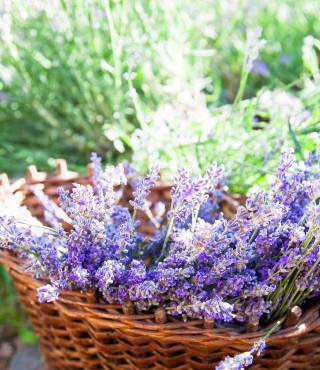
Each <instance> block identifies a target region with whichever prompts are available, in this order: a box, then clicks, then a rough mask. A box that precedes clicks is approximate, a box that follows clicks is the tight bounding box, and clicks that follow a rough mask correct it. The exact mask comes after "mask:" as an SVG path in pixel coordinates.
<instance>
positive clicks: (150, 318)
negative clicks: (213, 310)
mask: <svg viewBox="0 0 320 370" xmlns="http://www.w3.org/2000/svg"><path fill="white" fill-rule="evenodd" d="M2 180H3V181H2V183H3V186H4V185H5V184H4V182H5V181H6V180H5V177H3V178H2ZM4 180H5V181H4ZM39 180H41V181H40V182H43V183H44V185H45V191H46V192H47V193H50V192H49V191H48V189H50V186H51V187H52V189H51V191H52V192H51V195H53V196H54V197H55V196H56V192H54V191H53V185H52V184H53V183H52V182H50V181H48V180H45V179H44V178H42V179H39ZM65 180H66V179H65V178H62V179H60V181H59V182H55V185H54V187H55V189H56V185H57V184H58V183H59V184H62V185H68V186H69V184H70V181H75V180H76V181H79V182H80V181H81V182H82V181H83V182H84V183H88V181H89V179H88V178H79V177H78V176H76V175H74V177H73V178H72V180H69V179H68V180H67V181H65ZM32 182H33V183H34V182H35V181H31V183H32ZM29 183H30V181H29V182H28V181H26V182H25V181H23V180H19V182H14V183H9V182H8V181H7V184H6V187H7V188H10V189H11V190H13V191H17V190H19V189H20V188H21V185H23V187H22V191H23V192H24V194H25V195H26V198H25V203H26V204H28V205H29V206H30V199H34V198H33V197H30V193H29V192H28V184H29ZM168 190H169V188H168V186H162V187H160V188H159V190H158V191H159V193H157V194H158V195H157V197H156V196H155V199H156V198H157V199H158V197H159V196H160V197H164V196H168ZM161 192H162V193H161ZM28 194H29V195H28ZM159 194H160V195H159ZM229 198H230V197H228V196H227V198H226V200H225V201H224V202H225V204H224V207H225V209H226V210H227V212H230V215H231V213H232V212H234V207H236V206H237V200H235V199H234V198H232V197H231V198H230V199H229ZM33 202H34V204H33V205H32V204H31V205H32V206H34V208H33V212H34V214H35V213H36V212H35V211H34V210H38V214H37V216H38V217H39V218H41V217H42V215H43V213H41V212H42V211H41V212H39V209H40V208H38V207H39V204H36V203H35V201H33ZM227 212H226V213H227ZM0 263H2V264H3V265H4V266H5V267H6V269H7V270H8V271H9V273H10V275H11V277H12V279H13V282H14V284H15V287H16V290H17V292H18V294H19V296H20V299H21V302H22V304H23V306H24V307H25V309H26V311H27V313H28V315H29V316H30V318H31V320H32V323H33V327H34V330H35V332H36V333H37V335H38V337H39V341H40V346H41V350H42V353H43V356H44V359H45V363H46V367H47V369H48V370H58V369H59V370H61V369H62V370H63V369H68V370H72V369H83V370H91V369H92V370H93V369H97V370H98V369H117V370H118V369H120V370H121V369H132V370H135V369H137V370H138V369H159V370H160V369H181V370H189V369H210V370H212V369H214V365H216V364H217V363H218V362H219V361H221V360H222V359H223V358H224V357H225V356H227V355H235V354H237V353H240V352H243V351H246V350H248V348H249V347H250V346H251V345H252V343H253V342H254V341H255V340H257V339H259V338H260V337H261V336H263V335H264V333H265V332H266V331H267V329H264V330H260V331H255V330H254V331H253V332H252V330H251V331H250V332H247V331H246V330H245V329H244V328H239V327H233V328H231V327H229V328H226V327H221V328H215V327H213V324H212V323H210V322H209V323H208V322H204V321H203V320H193V321H188V322H182V321H179V320H177V319H173V318H170V317H168V318H166V317H164V316H166V315H163V312H161V309H160V311H158V312H155V313H153V312H152V313H148V314H141V313H139V314H138V313H135V312H134V310H133V309H132V307H130V305H129V306H126V307H121V306H119V305H109V304H105V303H97V302H98V301H97V297H96V296H95V294H94V293H79V292H70V291H64V292H62V294H61V296H60V297H59V299H58V300H57V301H56V302H54V303H48V304H39V303H38V302H37V297H36V289H37V288H38V287H39V286H41V285H43V284H44V283H45V282H44V281H37V280H35V279H33V278H32V276H31V275H30V274H28V273H26V272H25V269H24V266H23V263H22V261H20V260H18V259H16V258H14V257H13V256H11V255H9V254H8V253H4V252H1V253H0ZM319 308H320V306H319V305H315V306H313V308H311V309H309V310H308V311H306V312H304V313H303V315H302V316H301V317H300V319H299V321H298V322H297V323H294V325H293V326H290V327H287V328H285V329H284V328H283V329H281V330H280V331H279V332H277V333H275V334H273V335H272V336H271V337H270V338H269V339H268V343H267V344H268V346H267V351H266V352H265V353H264V355H263V356H262V357H259V358H257V359H256V361H255V364H254V366H253V367H252V368H253V369H279V370H291V369H292V370H295V369H306V370H311V369H312V370H317V369H319V370H320V316H319Z"/></svg>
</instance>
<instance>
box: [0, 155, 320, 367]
mask: <svg viewBox="0 0 320 370" xmlns="http://www.w3.org/2000/svg"><path fill="white" fill-rule="evenodd" d="M92 162H93V168H94V186H93V187H91V186H89V185H88V186H83V185H79V184H78V185H77V184H75V186H74V188H73V189H72V190H71V191H70V192H66V191H64V190H63V189H61V190H60V201H61V207H62V209H63V211H64V212H62V211H61V212H57V210H56V208H55V207H52V205H50V201H49V200H48V199H46V198H45V197H43V196H42V197H41V195H40V196H39V197H41V198H42V201H43V202H44V203H47V204H45V206H46V207H47V209H48V210H49V211H48V214H49V215H50V217H49V218H50V221H51V223H52V224H53V225H54V227H53V228H48V227H46V226H43V225H41V224H39V222H38V221H36V220H34V219H33V218H32V216H31V215H28V213H27V211H26V210H25V209H23V208H21V211H20V212H19V215H17V216H16V215H12V214H8V213H7V212H5V209H4V208H3V211H2V212H1V211H0V237H1V241H0V243H1V244H0V245H1V247H2V248H5V249H9V250H11V251H12V253H15V254H17V255H18V256H20V257H21V258H24V259H26V261H27V263H26V266H28V268H29V269H30V270H31V271H33V272H34V274H35V276H36V277H39V276H46V277H47V278H48V279H49V283H48V284H47V285H45V286H43V287H41V288H40V289H39V291H38V296H39V300H40V301H41V302H51V301H54V300H55V299H57V298H58V296H59V290H61V289H75V290H81V291H85V290H88V289H97V290H98V292H99V293H100V294H101V296H102V297H103V298H104V299H105V301H106V302H110V303H111V302H112V303H114V302H116V303H119V304H124V303H126V302H128V301H131V302H132V303H133V304H134V305H135V307H136V309H137V310H138V311H142V310H149V309H151V308H153V307H157V306H160V307H162V308H164V309H166V310H167V312H168V314H170V315H174V316H179V317H182V318H183V319H188V318H204V319H206V320H210V321H211V320H214V321H215V322H216V323H217V324H222V323H230V322H231V323H232V324H236V323H238V324H239V323H249V324H250V323H251V324H259V323H260V324H265V323H268V322H270V321H277V320H282V318H283V317H285V315H286V314H287V312H288V310H290V309H291V308H292V307H294V306H296V305H302V304H303V303H304V302H305V301H306V300H308V301H310V300H311V299H313V298H316V297H318V296H319V293H320V269H319V263H320V227H319V225H320V223H319V221H320V205H319V204H318V203H319V202H318V200H319V189H320V186H319V185H320V171H319V158H318V157H317V156H315V155H310V156H309V157H308V159H307V160H305V161H304V162H295V160H294V156H293V154H292V153H291V152H290V151H288V152H284V153H283V155H282V160H281V162H280V163H279V167H278V171H277V173H276V175H275V177H274V181H273V184H272V186H271V188H270V191H267V192H266V191H260V192H258V193H256V194H255V195H254V196H252V197H250V198H249V199H248V201H247V203H246V206H245V207H239V209H238V212H237V215H236V216H235V217H234V218H233V219H231V220H227V219H225V218H224V216H223V214H219V212H218V211H217V210H218V208H219V207H218V204H217V203H215V202H212V199H211V198H210V194H212V193H216V192H217V186H218V184H219V183H221V181H223V171H222V169H221V168H220V167H218V166H217V165H215V164H213V165H211V166H210V167H209V169H208V170H207V172H206V173H205V174H204V175H203V176H202V177H193V176H192V175H191V173H190V172H189V171H188V170H187V169H181V170H180V171H179V172H178V175H177V176H176V178H175V180H174V183H173V187H172V190H171V199H172V204H171V208H170V210H169V211H168V213H167V215H166V219H167V223H166V225H164V226H162V227H159V230H158V231H157V232H156V234H155V235H154V236H153V237H152V238H151V239H146V238H145V237H144V236H143V235H141V234H139V233H138V232H137V226H138V224H139V221H138V220H137V219H136V213H137V211H138V210H139V211H140V212H141V211H144V212H146V213H147V214H150V213H151V212H150V209H149V205H148V201H147V197H148V195H149V193H150V189H151V188H152V187H153V186H154V184H155V183H156V182H157V181H158V180H159V168H158V167H156V166H154V167H152V168H151V169H150V173H149V175H148V176H147V177H145V178H137V179H135V181H134V182H135V190H134V193H133V195H134V199H133V200H132V201H131V206H132V209H133V212H130V211H129V209H128V208H125V207H122V206H120V205H118V204H117V203H116V199H117V195H116V191H115V187H118V186H119V185H124V184H126V181H127V176H126V172H127V170H126V169H125V168H124V167H123V166H122V165H118V166H117V167H111V166H108V167H106V168H105V169H102V166H101V162H100V158H98V157H97V156H96V155H93V156H92ZM36 193H39V189H37V191H36ZM38 195H39V194H38ZM50 210H51V211H50ZM64 213H65V215H64ZM57 214H58V216H59V219H60V220H61V219H64V220H66V219H67V220H69V222H70V223H71V224H72V229H71V230H70V231H69V232H67V231H65V230H63V228H62V227H61V226H60V225H59V222H57V221H59V220H57V219H54V218H55V216H56V215H57ZM150 218H151V220H152V221H154V219H153V217H152V214H151V217H150ZM156 224H157V225H158V224H159V222H156ZM147 257H148V260H149V263H145V262H144V261H145V260H146V259H147ZM150 261H151V262H150ZM262 342H263V341H262ZM262 342H261V343H258V344H256V345H255V346H254V347H253V348H252V349H251V351H250V352H247V353H246V354H241V355H239V356H240V357H239V356H237V357H235V358H227V359H226V361H225V363H226V365H224V364H220V365H219V366H220V367H219V369H227V368H228V369H233V368H234V369H238V368H239V369H241V368H243V367H241V366H244V365H245V364H249V363H250V361H252V360H251V358H252V355H253V354H254V353H260V352H261V351H262V349H263V347H264V342H263V343H262ZM257 346H258V347H257ZM241 361H242V362H241ZM239 363H240V365H239ZM241 363H242V365H241ZM233 364H234V367H231V365H232V366H233ZM223 366H225V367H223ZM228 366H229V367H228ZM236 366H238V367H236Z"/></svg>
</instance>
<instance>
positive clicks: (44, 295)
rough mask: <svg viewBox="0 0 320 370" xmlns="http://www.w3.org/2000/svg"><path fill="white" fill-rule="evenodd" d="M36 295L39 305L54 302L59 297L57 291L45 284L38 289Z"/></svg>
mask: <svg viewBox="0 0 320 370" xmlns="http://www.w3.org/2000/svg"><path fill="white" fill-rule="evenodd" d="M37 294H38V299H39V302H40V303H46V302H54V301H55V300H56V299H58V297H59V289H58V288H56V287H55V286H53V285H50V284H47V285H44V286H42V287H40V288H38V291H37Z"/></svg>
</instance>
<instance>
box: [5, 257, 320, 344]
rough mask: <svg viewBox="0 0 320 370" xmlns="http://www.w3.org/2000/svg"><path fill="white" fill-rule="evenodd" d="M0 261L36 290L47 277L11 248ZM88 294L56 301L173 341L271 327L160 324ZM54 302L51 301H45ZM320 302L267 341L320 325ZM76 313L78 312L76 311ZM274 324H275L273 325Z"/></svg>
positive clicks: (231, 337)
mask: <svg viewBox="0 0 320 370" xmlns="http://www.w3.org/2000/svg"><path fill="white" fill-rule="evenodd" d="M0 263H1V264H3V265H4V267H5V268H6V269H7V270H9V271H10V272H11V273H12V274H14V275H20V276H22V275H23V278H24V279H25V281H26V284H28V285H32V286H33V287H34V289H36V288H38V287H40V286H42V285H43V284H44V283H45V280H38V279H35V278H33V277H32V274H31V273H30V272H26V271H25V270H24V268H23V267H22V264H23V263H22V260H20V259H19V258H17V257H15V256H13V255H12V254H11V253H10V252H9V251H3V250H2V251H1V250H0ZM88 296H91V298H92V297H93V292H90V291H89V292H80V291H72V290H62V291H61V294H60V296H59V298H58V299H57V301H56V302H55V303H54V304H57V305H59V308H60V309H61V310H62V311H63V310H67V311H68V314H70V312H72V306H74V305H75V304H76V305H78V306H82V309H83V311H84V312H85V315H86V316H87V318H88V320H89V321H91V322H92V325H100V326H103V324H104V322H106V320H107V321H109V320H112V321H117V322H118V323H119V326H123V327H124V328H126V330H131V331H132V332H136V333H140V334H141V332H144V334H145V335H149V336H157V335H159V334H160V333H161V336H163V335H164V336H168V337H170V339H171V340H174V339H177V338H180V339H181V337H184V339H187V340H189V341H192V342H193V341H198V340H199V339H200V337H201V341H202V342H204V341H206V340H207V341H212V340H222V341H225V342H229V341H230V342H241V343H247V344H248V345H250V344H252V343H253V342H255V341H256V340H258V339H259V338H261V337H263V336H264V335H265V334H266V333H267V332H268V330H269V329H270V325H269V327H266V328H262V329H259V330H257V331H254V332H244V327H241V326H221V327H215V328H212V329H206V328H205V327H204V320H195V319H192V320H188V321H186V322H184V321H182V320H181V319H177V318H172V317H170V316H168V317H169V320H168V322H167V323H165V324H158V323H156V321H155V315H154V313H153V312H148V313H137V314H134V315H127V314H124V313H123V312H122V306H121V305H119V304H110V303H107V302H106V303H95V302H92V301H91V302H88V301H85V300H84V299H85V298H86V297H88ZM45 304H48V305H50V304H52V303H45ZM319 312H320V303H316V304H314V305H313V306H312V307H311V308H309V309H308V310H306V311H304V312H303V314H302V316H301V318H300V320H299V321H298V323H297V324H296V325H294V326H292V327H289V328H281V329H280V330H279V331H277V332H276V333H274V334H272V335H271V336H270V337H269V338H268V340H267V342H268V345H270V344H279V343H281V342H285V341H287V340H289V339H294V338H297V337H301V336H304V335H306V334H307V333H308V332H310V331H312V330H313V329H315V328H317V327H320V315H319ZM75 314H77V312H76V311H75ZM271 325H272V324H271Z"/></svg>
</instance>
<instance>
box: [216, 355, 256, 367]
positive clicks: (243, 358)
mask: <svg viewBox="0 0 320 370" xmlns="http://www.w3.org/2000/svg"><path fill="white" fill-rule="evenodd" d="M252 364H253V356H252V354H251V352H244V353H240V354H239V355H236V356H234V357H230V356H227V357H226V358H225V359H224V360H223V361H222V362H220V363H219V364H218V366H216V370H244V369H245V368H246V367H247V366H250V365H252Z"/></svg>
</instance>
